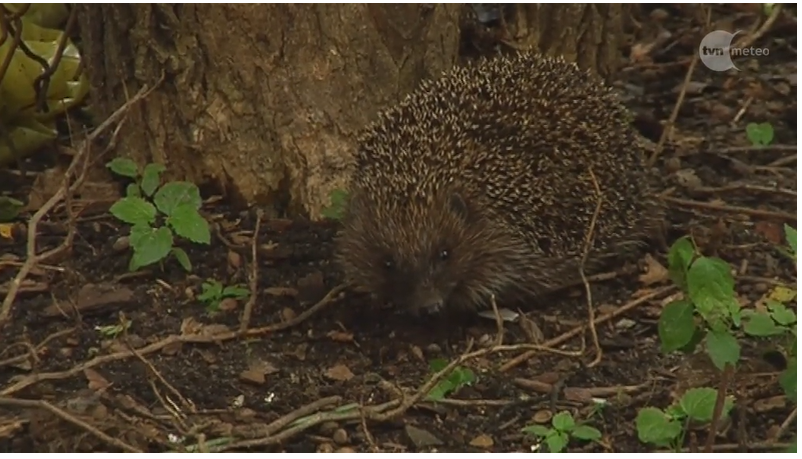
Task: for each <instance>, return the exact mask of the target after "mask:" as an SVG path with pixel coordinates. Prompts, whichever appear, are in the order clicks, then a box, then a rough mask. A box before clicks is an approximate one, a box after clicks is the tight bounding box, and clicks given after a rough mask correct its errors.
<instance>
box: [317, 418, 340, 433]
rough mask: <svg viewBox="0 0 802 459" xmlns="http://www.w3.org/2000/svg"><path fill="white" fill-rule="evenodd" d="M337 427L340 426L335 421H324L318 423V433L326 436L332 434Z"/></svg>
mask: <svg viewBox="0 0 802 459" xmlns="http://www.w3.org/2000/svg"><path fill="white" fill-rule="evenodd" d="M338 427H340V425H339V424H337V423H336V422H334V421H326V422H324V423H323V424H320V434H321V435H325V436H327V437H328V436H330V435H333V434H334V431H335V430H337V428H338Z"/></svg>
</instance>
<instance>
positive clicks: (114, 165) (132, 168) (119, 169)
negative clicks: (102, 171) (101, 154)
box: [106, 158, 139, 179]
mask: <svg viewBox="0 0 802 459" xmlns="http://www.w3.org/2000/svg"><path fill="white" fill-rule="evenodd" d="M106 167H108V168H109V169H110V170H111V171H112V172H114V173H115V174H117V175H121V176H123V177H128V178H132V179H136V178H137V177H139V167H138V166H137V165H136V163H135V162H134V161H132V160H130V159H128V158H114V159H112V160H111V161H109V162H108V163H106Z"/></svg>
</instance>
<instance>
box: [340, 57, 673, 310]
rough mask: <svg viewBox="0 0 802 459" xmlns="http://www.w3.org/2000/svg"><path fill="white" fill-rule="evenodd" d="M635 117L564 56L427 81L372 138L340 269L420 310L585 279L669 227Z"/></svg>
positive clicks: (525, 296) (347, 222)
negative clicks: (635, 127) (664, 221)
mask: <svg viewBox="0 0 802 459" xmlns="http://www.w3.org/2000/svg"><path fill="white" fill-rule="evenodd" d="M630 119H631V117H630V115H629V113H628V111H627V110H626V109H625V108H624V106H623V105H622V103H621V102H620V100H619V98H618V97H617V95H616V94H615V92H614V91H613V90H612V89H611V88H610V87H608V86H606V85H605V84H604V83H603V82H602V81H601V80H600V79H599V78H598V77H596V76H594V75H593V74H592V73H590V72H587V71H582V70H580V68H579V67H578V66H577V65H576V64H574V63H570V62H567V61H565V60H564V59H563V58H559V57H558V58H551V57H545V56H543V55H539V54H534V53H520V54H517V55H514V56H507V57H497V58H493V59H485V60H482V61H479V62H478V63H474V64H472V65H467V66H460V67H455V68H453V69H451V70H450V71H447V72H446V73H444V74H443V75H442V76H441V77H440V78H439V79H436V80H428V81H425V82H424V83H422V84H421V85H420V87H419V88H418V89H416V90H415V91H413V92H412V93H410V94H408V95H407V96H406V97H405V98H403V100H401V102H399V103H398V104H397V105H395V106H393V107H390V108H389V109H387V110H386V111H384V112H383V113H381V114H379V116H378V119H376V120H375V121H374V122H373V123H371V124H370V125H369V126H368V127H367V128H365V129H364V131H363V132H362V133H361V134H360V136H359V137H358V140H357V145H358V147H357V150H356V154H355V155H354V158H353V159H354V162H353V167H354V169H353V171H352V174H351V177H350V185H349V189H348V196H349V200H348V202H347V205H346V209H345V213H344V215H343V218H342V222H343V227H342V230H341V232H340V234H339V235H338V239H337V242H336V247H337V248H336V260H337V263H338V264H339V265H340V267H341V268H342V270H343V272H344V274H345V276H346V278H347V280H348V281H349V282H350V283H351V284H352V285H355V286H357V287H361V288H362V290H363V291H368V292H370V293H371V294H373V295H374V296H375V297H377V298H379V299H381V300H382V301H384V302H390V303H392V304H394V305H398V306H400V307H402V308H406V309H407V310H409V311H411V312H413V313H414V314H416V315H419V314H421V313H425V314H433V313H437V312H440V311H443V310H445V309H449V310H451V309H453V310H474V311H476V310H478V309H484V308H488V307H489V306H490V305H491V299H492V300H493V301H496V302H497V304H498V305H499V306H500V307H501V306H504V305H507V304H510V305H512V304H516V303H515V302H519V303H517V304H521V303H525V302H532V301H538V300H539V299H541V298H542V297H543V295H545V294H549V293H553V292H556V291H558V290H561V289H563V288H565V287H567V286H569V285H576V284H577V283H578V282H581V275H582V274H581V273H580V271H581V272H583V273H585V274H586V275H590V274H592V273H593V272H596V271H598V270H600V269H601V268H602V267H606V266H608V265H609V263H610V262H611V261H612V260H619V259H621V257H627V256H632V255H634V254H636V253H639V252H641V251H642V249H643V248H644V247H645V246H646V243H647V242H648V241H649V240H650V239H651V238H652V237H653V234H654V233H653V232H654V231H655V230H656V229H657V228H658V227H659V215H660V213H659V211H658V208H657V206H656V205H655V201H654V200H653V199H652V196H653V194H652V193H651V188H652V182H651V181H650V173H649V172H648V171H647V167H646V165H645V161H644V153H643V151H642V149H640V148H639V147H638V141H637V136H636V134H635V132H634V130H633V129H632V128H631V126H630V122H629V120H630ZM600 200H601V201H600ZM599 202H601V207H600V208H599V210H598V214H597V215H596V217H595V224H594V225H593V230H592V231H591V232H590V234H591V235H592V239H591V243H590V246H589V249H587V250H586V238H587V237H588V233H589V231H590V229H591V222H592V220H594V214H596V211H597V205H598V204H599Z"/></svg>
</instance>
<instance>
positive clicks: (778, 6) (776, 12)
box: [737, 3, 782, 48]
mask: <svg viewBox="0 0 802 459" xmlns="http://www.w3.org/2000/svg"><path fill="white" fill-rule="evenodd" d="M773 8H774V9H773V10H772V11H771V14H770V15H769V17H768V18H766V22H764V23H763V25H762V26H760V28H759V29H758V30H757V32H755V33H753V34H749V35H748V36H746V37H745V38H744V39H743V40H741V41H740V42H738V45H737V47H738V48H748V47H750V46H752V44H753V43H754V42H756V41H757V40H759V39H760V38H761V37H762V36H763V35H765V34H766V32H768V31H769V29H771V27H772V26H773V25H774V22H775V21H777V18H778V17H780V13H781V12H782V3H774V7H773Z"/></svg>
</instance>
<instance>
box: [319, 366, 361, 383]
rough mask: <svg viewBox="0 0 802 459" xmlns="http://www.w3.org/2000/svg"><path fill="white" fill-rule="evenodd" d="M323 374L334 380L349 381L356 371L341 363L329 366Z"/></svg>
mask: <svg viewBox="0 0 802 459" xmlns="http://www.w3.org/2000/svg"><path fill="white" fill-rule="evenodd" d="M323 374H324V375H325V376H326V377H327V378H329V379H331V380H334V381H349V380H350V379H351V378H353V377H354V373H352V372H351V370H350V369H349V368H348V367H347V366H345V365H343V364H341V363H339V364H337V365H334V366H333V367H331V368H329V369H328V370H326V371H325V372H324V373H323Z"/></svg>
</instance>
